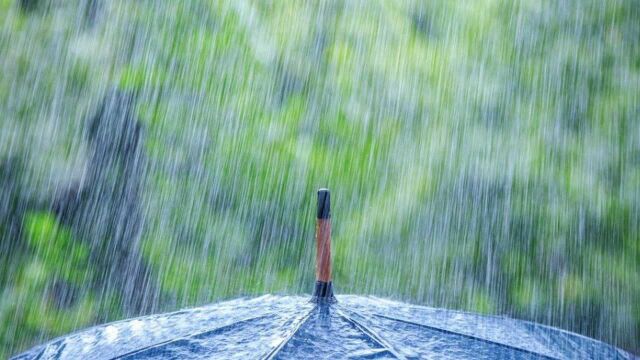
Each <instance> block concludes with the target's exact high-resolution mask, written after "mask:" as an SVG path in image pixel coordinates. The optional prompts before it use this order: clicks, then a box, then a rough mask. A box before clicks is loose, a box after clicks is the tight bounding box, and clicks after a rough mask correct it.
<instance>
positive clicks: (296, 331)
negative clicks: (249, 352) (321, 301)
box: [263, 305, 318, 360]
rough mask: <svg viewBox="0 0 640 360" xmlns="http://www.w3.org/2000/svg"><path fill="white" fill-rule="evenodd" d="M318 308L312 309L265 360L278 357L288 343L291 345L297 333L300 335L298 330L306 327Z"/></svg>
mask: <svg viewBox="0 0 640 360" xmlns="http://www.w3.org/2000/svg"><path fill="white" fill-rule="evenodd" d="M317 307H318V306H317V305H316V306H314V307H312V308H311V309H310V310H309V311H308V312H307V313H306V314H305V315H304V316H302V317H301V318H300V320H299V321H298V323H297V324H296V325H295V326H294V327H293V331H292V332H291V333H290V334H289V335H288V336H287V337H286V338H285V339H284V340H282V341H281V342H280V343H279V344H278V346H276V347H275V348H273V349H271V351H270V352H269V353H268V354H267V355H266V356H265V357H263V360H272V359H274V358H275V357H276V355H278V353H279V352H280V351H281V350H282V349H284V347H285V346H286V345H287V343H289V341H290V340H291V339H292V338H293V337H294V336H295V335H296V333H298V330H300V329H301V328H302V326H304V324H306V323H307V320H309V317H311V313H313V311H314V310H315V309H316V308H317Z"/></svg>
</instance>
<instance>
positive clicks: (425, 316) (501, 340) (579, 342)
mask: <svg viewBox="0 0 640 360" xmlns="http://www.w3.org/2000/svg"><path fill="white" fill-rule="evenodd" d="M339 305H340V306H343V307H344V308H346V309H348V310H350V311H352V312H353V313H356V314H359V315H360V316H362V317H363V318H366V319H376V320H374V321H373V323H378V322H380V321H384V320H383V319H385V318H387V320H392V322H396V323H397V322H405V323H414V324H418V325H421V326H422V327H423V328H425V329H426V328H431V329H436V330H437V331H438V330H439V331H441V332H449V333H451V334H460V335H466V336H468V337H470V338H478V339H483V340H486V341H488V342H492V343H497V344H502V345H506V346H509V347H513V348H518V349H522V350H525V351H529V352H532V353H536V354H540V355H544V356H548V357H552V358H559V359H575V358H606V359H628V358H631V356H630V355H629V354H627V353H626V352H624V351H622V350H620V349H617V348H615V347H613V346H611V345H608V344H606V343H603V342H600V341H597V340H594V339H591V338H588V337H585V336H582V335H578V334H575V333H571V332H568V331H565V330H561V329H556V328H552V327H549V326H544V325H540V324H535V323H531V322H528V321H522V320H515V319H511V318H507V317H503V316H488V315H479V314H474V313H468V312H462V311H454V310H446V309H438V308H430V307H425V306H418V305H411V304H406V303H401V302H397V301H391V300H387V299H380V298H376V297H360V296H350V295H347V296H341V297H340V303H339ZM393 319H396V320H395V321H393ZM472 343H473V342H472V341H471V340H470V344H472Z"/></svg>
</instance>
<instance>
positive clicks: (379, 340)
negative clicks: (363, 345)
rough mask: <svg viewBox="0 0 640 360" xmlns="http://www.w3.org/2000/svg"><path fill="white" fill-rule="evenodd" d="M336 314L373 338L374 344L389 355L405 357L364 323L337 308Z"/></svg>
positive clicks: (399, 357) (398, 357)
mask: <svg viewBox="0 0 640 360" xmlns="http://www.w3.org/2000/svg"><path fill="white" fill-rule="evenodd" d="M337 312H338V315H340V317H342V318H343V319H345V320H346V321H347V322H349V323H350V324H351V325H353V326H354V327H355V328H356V329H357V330H358V331H360V332H361V333H363V334H364V335H365V336H366V337H368V338H369V339H371V340H373V342H375V343H376V344H378V345H379V346H381V347H382V348H384V349H385V350H386V351H387V352H389V353H390V354H391V355H393V356H394V357H396V358H397V359H401V360H403V359H405V357H404V356H402V355H401V354H400V353H398V352H397V351H396V350H395V349H394V348H393V347H392V346H391V345H390V344H389V343H388V342H387V341H386V340H384V339H383V338H382V336H380V335H379V334H378V333H376V332H375V331H373V330H371V329H369V328H368V327H366V326H365V325H363V324H361V323H359V322H358V321H356V320H355V319H352V318H350V317H349V316H347V315H345V314H344V313H343V312H342V311H340V310H338V311H337ZM354 313H356V314H358V315H359V316H362V315H361V314H359V313H357V312H355V311H354Z"/></svg>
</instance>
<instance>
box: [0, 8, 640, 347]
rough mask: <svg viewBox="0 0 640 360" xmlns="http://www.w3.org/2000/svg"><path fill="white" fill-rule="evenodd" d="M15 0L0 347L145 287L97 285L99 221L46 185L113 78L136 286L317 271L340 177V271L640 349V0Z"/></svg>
mask: <svg viewBox="0 0 640 360" xmlns="http://www.w3.org/2000/svg"><path fill="white" fill-rule="evenodd" d="M18 2H19V1H13V0H0V53H1V54H2V59H0V69H1V70H2V71H0V113H1V114H2V118H1V119H0V160H2V161H5V159H13V158H18V159H21V161H23V163H21V165H20V166H19V168H20V171H18V170H16V169H17V168H16V169H14V168H10V167H6V169H9V170H6V169H5V168H0V170H2V169H5V170H6V171H5V170H2V171H0V181H2V184H0V185H2V186H3V187H2V188H1V189H0V193H1V194H2V195H1V196H0V199H1V200H2V203H1V204H2V207H3V208H2V209H0V210H2V219H0V231H1V233H0V234H1V235H0V236H1V239H2V242H3V243H2V250H3V252H4V254H2V256H0V261H2V262H1V263H0V265H1V267H0V280H1V281H2V282H1V286H2V297H1V298H0V323H1V324H3V325H2V327H1V328H0V344H1V346H0V357H3V356H6V355H7V354H11V353H15V352H16V351H19V350H23V349H25V348H26V347H28V346H31V345H34V344H35V343H38V342H41V341H44V340H46V339H50V338H51V337H53V336H57V335H61V334H64V333H67V332H69V331H71V330H73V329H77V328H81V327H85V326H88V325H90V324H94V323H99V322H103V321H108V320H114V319H118V318H121V317H123V316H132V315H136V314H137V313H138V312H136V311H135V310H131V309H125V308H124V307H123V306H122V305H121V304H122V297H123V296H126V294H122V293H119V292H117V291H112V292H108V293H102V292H100V293H98V292H97V291H96V289H98V288H101V287H100V286H99V285H100V284H99V283H100V282H104V281H109V280H105V279H104V277H103V276H101V269H100V268H99V266H97V265H96V264H98V263H100V262H99V261H97V260H96V259H94V258H93V257H92V251H93V250H92V247H91V246H90V245H89V244H90V243H95V242H96V241H98V242H99V241H101V240H100V239H87V238H84V237H83V235H86V234H83V233H82V232H78V231H74V228H73V227H74V225H73V224H71V225H65V224H62V223H60V219H58V218H57V217H56V216H55V215H54V213H53V212H52V211H51V208H50V206H49V205H47V204H48V200H47V199H51V198H52V197H54V196H55V194H56V191H58V190H59V189H60V188H64V187H65V186H67V185H68V184H72V183H75V182H80V183H82V181H83V171H84V169H85V168H86V167H87V166H88V164H87V163H88V162H89V160H90V158H89V156H88V151H87V143H86V138H85V135H84V134H85V128H86V119H87V118H88V117H90V115H91V114H93V113H94V111H95V108H96V107H97V106H98V104H99V103H100V101H101V99H102V97H103V96H104V94H105V92H107V91H108V90H109V89H111V88H113V87H118V88H120V89H125V90H128V91H132V92H133V93H135V94H136V113H137V116H138V118H139V121H140V122H141V123H142V124H143V125H144V138H143V144H144V149H145V155H146V156H147V157H148V166H147V168H146V169H145V174H146V177H145V180H144V181H145V184H144V194H143V196H142V200H141V201H142V203H143V208H144V214H143V216H144V219H145V220H144V226H143V231H142V235H141V238H140V240H139V241H136V242H135V246H136V247H137V248H139V250H140V251H141V253H142V255H143V258H144V261H145V263H146V264H147V265H148V266H149V268H150V271H151V277H152V279H151V281H150V283H151V284H153V286H151V287H150V288H148V289H145V291H148V292H149V296H148V297H147V299H148V301H151V302H153V303H152V306H151V307H148V308H146V310H145V311H162V310H169V309H174V308H177V307H184V306H193V305H198V304H203V303H207V302H212V301H216V300H219V299H222V298H227V297H234V296H239V295H256V294H261V293H265V292H278V293H300V292H310V291H311V286H312V282H313V266H314V264H313V259H314V257H313V256H314V254H313V251H314V247H313V246H312V245H311V244H312V243H313V231H314V223H313V221H314V220H313V217H314V215H313V206H314V201H315V198H314V194H315V189H317V188H319V187H329V188H331V189H332V191H333V198H334V209H333V217H334V220H333V222H334V230H333V234H334V263H335V265H334V268H335V269H334V272H335V274H334V275H335V284H336V288H337V291H338V292H339V293H365V294H375V295H380V296H387V297H393V298H398V299H402V300H405V301H411V302H416V303H423V304H428V305H431V306H445V307H450V308H460V309H467V310H472V311H479V312H483V313H499V314H507V315H510V316H514V317H518V318H526V319H530V320H534V321H539V322H543V323H547V324H551V325H555V326H561V327H563V328H567V329H570V330H573V331H577V332H580V333H583V334H586V335H589V336H593V337H596V338H599V339H602V340H604V341H607V342H610V343H613V344H615V345H618V346H623V347H625V348H628V349H631V350H634V351H636V352H637V351H638V350H639V349H638V342H637V339H638V337H639V336H640V305H639V304H640V270H639V266H638V259H640V245H639V244H640V231H639V229H640V220H639V217H640V194H639V193H638V191H639V190H638V189H640V121H639V119H640V23H639V22H638V19H640V3H639V2H638V1H637V0H607V1H602V0H580V1H578V0H568V1H561V2H554V1H537V0H519V1H507V0H482V1H474V2H464V1H462V2H454V1H447V0H439V1H429V2H418V1H416V2H411V1H409V2H394V1H382V0H381V1H345V2H343V1H327V2H282V1H250V0H237V1H216V0H193V1H177V2H172V1H166V2H163V1H152V0H140V1H125V0H117V1H105V2H103V3H102V5H101V7H100V8H99V9H100V13H99V14H98V17H97V20H96V24H94V25H93V27H88V26H87V25H86V21H85V19H83V18H82V17H83V16H84V15H83V14H84V12H83V11H78V9H81V8H82V6H86V4H87V3H88V2H86V1H82V0H75V1H55V0H52V1H43V4H44V5H43V6H39V7H37V8H35V9H36V10H37V11H36V10H34V11H23V10H21V9H20V6H19V4H18ZM7 161H8V160H7ZM7 164H9V162H7ZM3 171H4V173H3ZM132 241H133V239H132ZM7 254H10V255H7ZM95 256H96V255H95V254H94V257H95Z"/></svg>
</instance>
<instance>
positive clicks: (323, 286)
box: [313, 281, 333, 300]
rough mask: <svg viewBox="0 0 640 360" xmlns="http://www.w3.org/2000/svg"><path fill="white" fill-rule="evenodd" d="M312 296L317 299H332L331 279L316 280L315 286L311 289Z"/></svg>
mask: <svg viewBox="0 0 640 360" xmlns="http://www.w3.org/2000/svg"><path fill="white" fill-rule="evenodd" d="M313 297H314V298H315V299H318V300H322V299H324V300H327V299H333V285H332V284H331V281H329V282H324V281H316V288H315V289H314V290H313Z"/></svg>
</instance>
